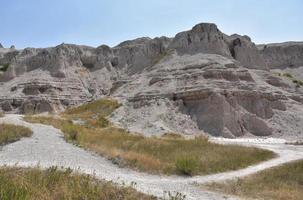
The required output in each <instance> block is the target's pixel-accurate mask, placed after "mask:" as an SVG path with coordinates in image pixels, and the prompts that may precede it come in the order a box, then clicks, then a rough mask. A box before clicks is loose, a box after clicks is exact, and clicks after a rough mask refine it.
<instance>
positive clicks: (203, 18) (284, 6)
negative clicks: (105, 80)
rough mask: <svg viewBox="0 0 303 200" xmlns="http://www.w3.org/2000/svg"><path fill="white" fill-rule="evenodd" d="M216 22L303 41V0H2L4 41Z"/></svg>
mask: <svg viewBox="0 0 303 200" xmlns="http://www.w3.org/2000/svg"><path fill="white" fill-rule="evenodd" d="M201 22H211V23H215V24H217V25H218V27H219V29H220V30H221V31H222V32H224V33H226V34H233V33H238V34H241V35H249V36H250V37H251V38H252V40H253V41H254V42H255V43H258V44H261V43H274V42H283V41H303V0H182V1H181V0H149V1H147V0H0V43H2V45H4V46H5V47H9V46H11V45H15V46H16V48H25V47H49V46H56V45H58V44H61V43H63V42H64V43H73V44H84V45H89V46H95V47H97V46H100V45H101V44H107V45H109V46H115V45H117V44H119V43H120V42H122V41H125V40H129V39H135V38H138V37H143V36H148V37H152V38H153V37H158V36H163V35H164V36H169V37H173V36H174V35H175V34H176V33H178V32H181V31H185V30H189V29H191V28H192V27H193V26H194V25H195V24H198V23H201Z"/></svg>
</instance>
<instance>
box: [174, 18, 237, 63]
mask: <svg viewBox="0 0 303 200" xmlns="http://www.w3.org/2000/svg"><path fill="white" fill-rule="evenodd" d="M170 48H172V49H176V50H177V52H178V53H180V54H196V53H213V54H219V55H222V56H227V57H231V52H230V51H229V47H228V44H227V43H226V41H225V36H224V34H223V33H222V32H221V31H220V30H219V29H218V28H217V26H216V25H215V24H205V23H204V24H198V25H196V26H194V27H193V29H192V30H190V31H185V32H182V33H179V34H177V35H176V37H175V38H174V39H173V41H172V43H171V44H170Z"/></svg>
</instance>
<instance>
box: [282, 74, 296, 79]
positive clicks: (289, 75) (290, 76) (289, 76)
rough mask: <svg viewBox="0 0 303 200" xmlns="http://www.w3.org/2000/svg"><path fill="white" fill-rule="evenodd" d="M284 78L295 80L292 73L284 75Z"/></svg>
mask: <svg viewBox="0 0 303 200" xmlns="http://www.w3.org/2000/svg"><path fill="white" fill-rule="evenodd" d="M283 76H285V77H287V78H290V79H292V78H294V77H293V75H292V74H290V73H284V74H283Z"/></svg>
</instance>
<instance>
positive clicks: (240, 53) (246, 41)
mask: <svg viewBox="0 0 303 200" xmlns="http://www.w3.org/2000/svg"><path fill="white" fill-rule="evenodd" d="M228 40H229V49H230V52H231V55H232V57H233V58H234V59H236V60H238V61H240V62H241V64H243V65H244V66H245V67H247V68H253V69H264V70H266V69H267V65H266V63H265V60H264V58H263V56H262V55H261V54H260V52H259V50H258V48H257V47H256V45H255V44H254V43H252V42H251V39H250V38H249V37H248V36H240V35H236V34H235V35H232V36H230V37H229V38H228Z"/></svg>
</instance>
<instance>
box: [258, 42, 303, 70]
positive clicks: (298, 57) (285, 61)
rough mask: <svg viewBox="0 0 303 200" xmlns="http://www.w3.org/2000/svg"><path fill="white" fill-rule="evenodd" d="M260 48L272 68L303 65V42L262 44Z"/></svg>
mask: <svg viewBox="0 0 303 200" xmlns="http://www.w3.org/2000/svg"><path fill="white" fill-rule="evenodd" d="M259 49H260V52H261V53H262V54H263V56H264V59H265V61H266V63H267V65H268V66H269V67H270V68H271V69H275V68H281V69H283V68H287V67H290V68H295V67H300V66H303V43H302V42H286V43H281V44H268V45H260V46H259Z"/></svg>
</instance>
